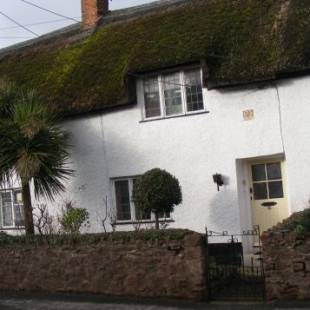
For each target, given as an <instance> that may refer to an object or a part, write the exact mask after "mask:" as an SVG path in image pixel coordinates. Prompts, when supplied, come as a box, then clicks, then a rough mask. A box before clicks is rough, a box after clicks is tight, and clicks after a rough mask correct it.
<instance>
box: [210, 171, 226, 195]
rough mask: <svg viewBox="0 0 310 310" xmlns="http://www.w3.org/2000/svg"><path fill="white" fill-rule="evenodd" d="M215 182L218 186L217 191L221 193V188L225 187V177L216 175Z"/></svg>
mask: <svg viewBox="0 0 310 310" xmlns="http://www.w3.org/2000/svg"><path fill="white" fill-rule="evenodd" d="M213 182H214V183H216V184H217V190H218V191H220V187H221V186H223V185H224V181H223V176H222V175H221V174H219V173H216V174H214V175H213Z"/></svg>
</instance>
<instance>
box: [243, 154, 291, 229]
mask: <svg viewBox="0 0 310 310" xmlns="http://www.w3.org/2000/svg"><path fill="white" fill-rule="evenodd" d="M284 168H285V167H284V161H283V160H280V159H279V160H277V159H273V160H270V161H257V162H252V163H250V164H249V180H250V197H251V211H252V223H253V225H259V226H260V230H261V231H262V232H263V231H265V230H267V229H269V228H271V227H272V226H274V225H276V224H277V223H279V222H281V221H282V220H283V219H285V218H287V217H288V216H289V213H288V206H287V193H286V183H285V182H286V175H285V169H284Z"/></svg>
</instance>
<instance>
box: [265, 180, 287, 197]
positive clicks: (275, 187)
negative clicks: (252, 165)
mask: <svg viewBox="0 0 310 310" xmlns="http://www.w3.org/2000/svg"><path fill="white" fill-rule="evenodd" d="M268 187H269V198H283V197H284V195H283V185H282V181H275V182H269V184H268Z"/></svg>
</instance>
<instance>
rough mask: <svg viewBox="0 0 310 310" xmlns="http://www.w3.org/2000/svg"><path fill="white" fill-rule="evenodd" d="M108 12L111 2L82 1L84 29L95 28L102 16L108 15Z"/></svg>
mask: <svg viewBox="0 0 310 310" xmlns="http://www.w3.org/2000/svg"><path fill="white" fill-rule="evenodd" d="M108 10H109V0H82V18H83V27H84V28H90V27H94V26H95V25H96V24H97V21H98V19H99V18H100V16H102V15H104V14H106V13H107V12H108Z"/></svg>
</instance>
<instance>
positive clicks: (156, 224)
mask: <svg viewBox="0 0 310 310" xmlns="http://www.w3.org/2000/svg"><path fill="white" fill-rule="evenodd" d="M155 228H156V229H159V217H158V212H155Z"/></svg>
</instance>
